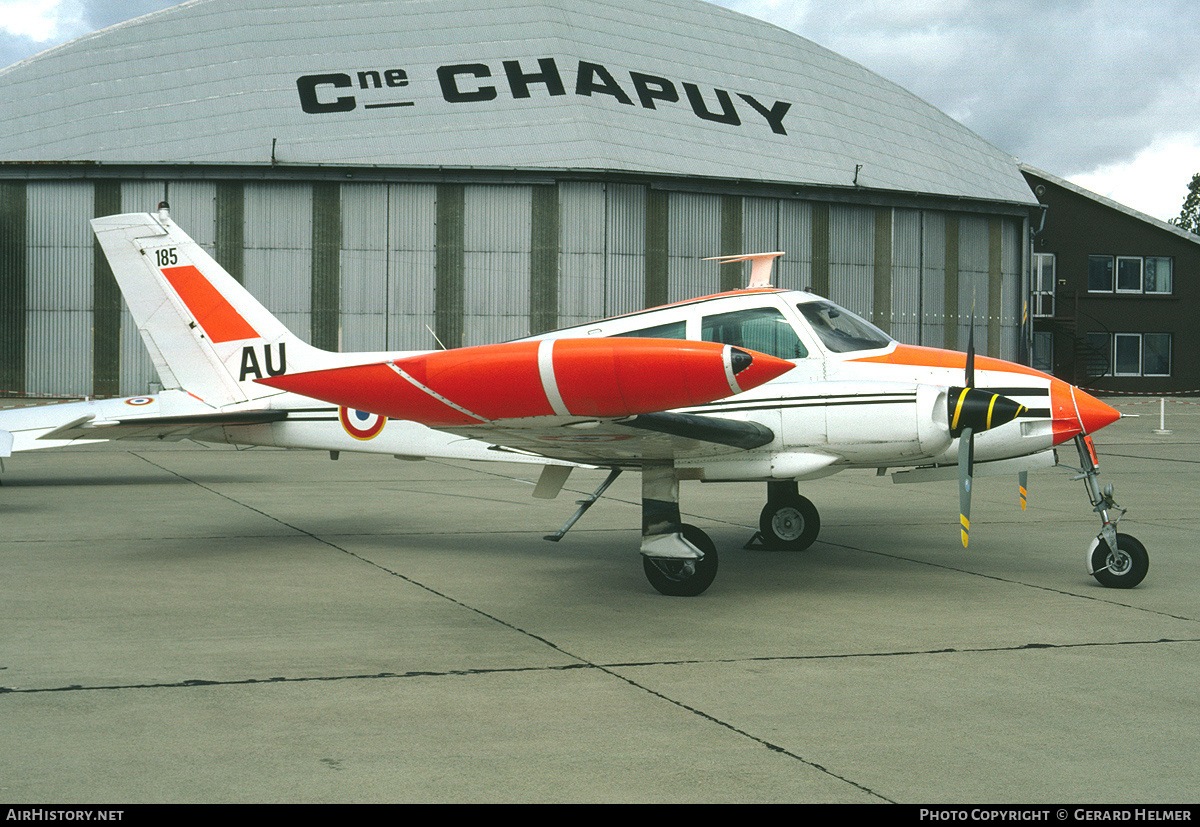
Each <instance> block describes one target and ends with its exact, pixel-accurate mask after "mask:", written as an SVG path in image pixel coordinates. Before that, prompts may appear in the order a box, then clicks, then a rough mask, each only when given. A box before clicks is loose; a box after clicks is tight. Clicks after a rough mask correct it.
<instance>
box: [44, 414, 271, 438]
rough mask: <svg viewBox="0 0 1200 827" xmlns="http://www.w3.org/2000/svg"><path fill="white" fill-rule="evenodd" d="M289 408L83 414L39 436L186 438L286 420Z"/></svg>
mask: <svg viewBox="0 0 1200 827" xmlns="http://www.w3.org/2000/svg"><path fill="white" fill-rule="evenodd" d="M287 415H288V412H287V411H275V410H261V409H260V410H253V411H229V412H226V413H201V414H190V415H188V414H184V415H180V416H132V417H129V418H127V419H102V420H97V419H96V418H95V414H88V415H87V416H81V417H79V418H78V419H75V420H72V421H71V422H68V423H66V424H64V425H60V426H59V427H57V428H55V429H54V430H52V431H48V432H47V433H45V434H43V435H42V436H40V437H38V438H39V439H149V438H152V437H157V438H159V439H183V438H185V437H188V436H191V435H193V434H195V433H196V432H198V431H203V430H206V429H209V428H221V427H225V426H234V425H260V424H263V423H267V422H278V421H280V420H282V419H286V418H287Z"/></svg>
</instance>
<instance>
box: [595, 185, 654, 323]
mask: <svg viewBox="0 0 1200 827" xmlns="http://www.w3.org/2000/svg"><path fill="white" fill-rule="evenodd" d="M605 195H606V198H605V205H606V215H605V224H606V230H605V245H606V246H605V256H604V274H605V292H604V313H603V314H602V315H603V316H606V317H607V316H617V315H620V314H621V313H632V312H633V311H635V310H641V309H642V308H644V307H645V306H646V188H645V187H644V186H640V185H636V184H609V185H608V186H607V187H606V188H605Z"/></svg>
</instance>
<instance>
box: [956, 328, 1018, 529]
mask: <svg viewBox="0 0 1200 827" xmlns="http://www.w3.org/2000/svg"><path fill="white" fill-rule="evenodd" d="M964 384H965V387H962V388H951V389H950V393H949V395H948V396H947V400H946V404H947V411H946V415H947V419H948V420H949V422H950V436H952V437H956V438H957V439H958V511H959V514H958V520H959V526H960V532H961V535H962V544H963V548H966V547H967V543H968V541H969V540H970V538H971V482H972V479H973V473H974V465H975V434H977V433H980V432H981V431H987V430H989V429H991V428H996V427H999V426H1000V425H1004V424H1005V423H1008V422H1012V421H1013V420H1014V419H1016V418H1017V417H1018V416H1020V415H1021V412H1022V411H1024V410H1025V406H1024V405H1021V404H1020V403H1018V402H1014V401H1013V400H1012V399H1009V398H1008V397H1007V396H1001V395H1000V394H998V393H991V392H990V391H987V390H984V389H981V388H976V387H975V311H974V310H972V311H971V328H970V332H969V333H968V335H967V367H966V372H965V376H964ZM1022 491H1024V484H1022ZM1023 496H1024V495H1022V497H1023ZM1022 507H1024V499H1022Z"/></svg>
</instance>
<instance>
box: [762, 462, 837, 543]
mask: <svg viewBox="0 0 1200 827" xmlns="http://www.w3.org/2000/svg"><path fill="white" fill-rule="evenodd" d="M758 532H759V533H758V534H757V535H756V537H757V539H759V540H761V541H762V544H763V545H764V546H765V547H766V548H769V549H771V550H773V551H804V550H805V549H806V548H808V547H809V546H811V545H812V544H813V543H815V542H816V540H817V535H818V534H820V533H821V515H820V514H818V513H817V507H816V506H815V505H813V504H812V501H811V500H809V499H808V498H807V497H802V496H800V492H799V490H798V489H797V486H796V483H795V481H791V480H788V481H784V482H768V483H767V504H766V505H765V506H763V510H762V514H760V515H759V517H758ZM751 542H753V541H751Z"/></svg>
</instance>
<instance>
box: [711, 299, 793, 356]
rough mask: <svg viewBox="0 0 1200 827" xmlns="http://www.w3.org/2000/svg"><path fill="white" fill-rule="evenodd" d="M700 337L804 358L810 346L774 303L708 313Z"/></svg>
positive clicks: (776, 354) (750, 348)
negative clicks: (710, 314) (747, 308)
mask: <svg viewBox="0 0 1200 827" xmlns="http://www.w3.org/2000/svg"><path fill="white" fill-rule="evenodd" d="M700 338H701V339H703V340H704V341H706V342H720V343H721V344H723V345H733V346H734V347H744V348H746V349H747V350H757V351H758V352H759V353H765V354H767V355H768V356H776V357H778V358H780V359H803V358H805V357H806V356H808V349H807V348H806V347H804V343H803V342H801V341H800V339H799V337H798V336H796V331H795V330H793V329H792V326H791V325H790V324H788V321H787V319H785V318H783V314H782V313H780V312H779V310H778V309H777V308H774V307H756V308H754V309H753V310H736V311H734V312H732V313H718V314H716V315H714V316H705V317H704V320H703V322H702V324H701V326H700Z"/></svg>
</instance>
